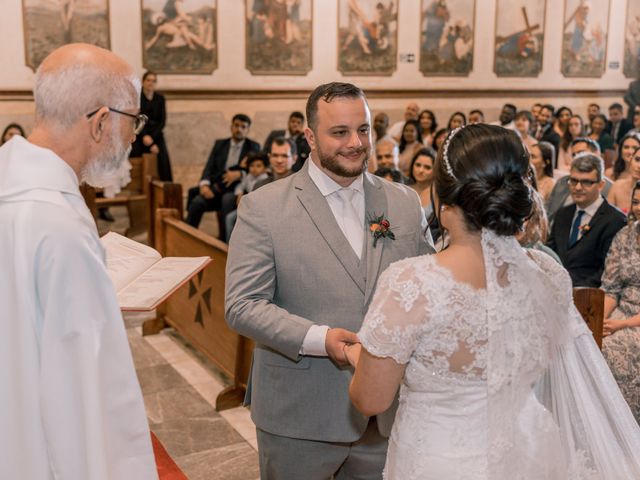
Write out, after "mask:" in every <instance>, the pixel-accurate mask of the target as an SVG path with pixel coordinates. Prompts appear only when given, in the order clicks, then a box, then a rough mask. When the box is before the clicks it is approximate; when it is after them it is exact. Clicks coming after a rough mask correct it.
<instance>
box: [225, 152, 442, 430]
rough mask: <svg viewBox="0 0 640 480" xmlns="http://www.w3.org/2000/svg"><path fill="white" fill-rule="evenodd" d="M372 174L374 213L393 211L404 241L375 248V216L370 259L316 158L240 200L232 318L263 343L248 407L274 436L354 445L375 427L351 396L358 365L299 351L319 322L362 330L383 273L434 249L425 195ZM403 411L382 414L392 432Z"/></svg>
mask: <svg viewBox="0 0 640 480" xmlns="http://www.w3.org/2000/svg"><path fill="white" fill-rule="evenodd" d="M364 175H365V178H364V194H365V212H366V215H367V216H368V217H370V216H373V215H374V214H375V215H384V216H385V218H387V219H388V220H389V222H390V224H391V227H390V228H391V230H392V231H393V233H394V234H395V240H391V239H389V238H385V239H380V240H379V241H378V242H377V245H376V247H374V246H373V237H372V235H371V233H370V232H369V224H368V222H367V223H366V225H363V228H365V229H366V230H367V232H366V234H365V242H366V246H365V248H363V255H362V260H359V259H358V257H357V256H356V254H355V253H354V251H353V249H352V248H351V246H350V244H349V242H348V241H347V239H346V238H345V236H344V235H343V233H342V231H341V230H340V227H339V226H338V224H337V222H336V220H335V217H334V216H333V213H332V212H331V209H330V207H329V205H328V203H327V201H326V199H325V198H324V197H323V195H322V194H321V193H320V191H319V190H318V188H317V187H316V185H315V183H313V181H312V180H311V177H310V176H309V172H308V162H307V164H306V165H305V166H304V167H303V168H302V170H300V172H298V173H297V174H295V175H292V176H290V177H288V178H285V179H282V180H278V181H277V182H273V183H271V184H269V185H266V186H264V187H262V188H260V189H258V190H256V191H254V192H252V193H251V194H249V195H246V196H245V197H243V199H242V202H241V203H240V207H239V209H238V220H237V223H236V226H235V228H234V230H233V235H232V237H231V241H230V245H229V254H228V258H227V272H226V305H225V310H226V319H227V323H228V324H229V326H230V327H231V328H233V329H235V330H237V331H238V332H239V333H240V334H242V335H244V336H247V337H249V338H252V339H254V340H255V342H256V348H255V350H254V353H253V363H252V369H251V375H250V380H249V386H248V388H247V398H246V403H250V404H251V417H252V419H253V421H254V422H255V424H256V425H257V426H258V428H260V429H262V430H264V431H266V432H269V433H273V434H276V435H281V436H286V437H291V438H303V439H309V440H320V441H327V442H353V441H355V440H357V439H359V438H360V437H361V436H362V434H363V433H364V431H365V428H366V426H367V423H368V419H367V418H366V417H364V416H362V415H361V414H360V413H359V412H358V411H357V410H356V409H355V408H354V407H353V405H352V404H351V402H350V400H349V393H348V388H349V382H350V380H351V376H352V370H351V369H348V368H342V369H341V368H338V367H336V365H335V364H333V363H332V362H331V360H329V359H328V358H326V357H310V356H301V355H300V354H299V351H300V348H301V346H302V342H303V340H304V338H305V335H306V334H307V331H308V330H309V328H310V327H311V325H313V324H318V325H328V326H329V327H332V328H334V327H340V328H346V329H348V330H350V331H353V332H357V331H358V330H359V329H360V325H361V324H362V321H363V319H364V316H365V313H366V312H367V308H368V306H369V303H370V302H371V298H372V295H373V293H374V291H375V287H376V283H377V279H378V275H379V274H380V273H382V272H383V271H384V270H385V269H386V268H387V266H388V265H389V264H390V263H392V262H395V261H397V260H400V259H403V258H406V257H411V256H416V255H420V254H424V253H429V252H431V251H432V249H431V246H430V245H429V244H428V243H427V241H426V240H425V234H424V232H425V229H426V222H425V220H424V214H423V211H422V208H421V207H420V203H419V200H418V196H417V195H416V193H415V192H414V191H413V190H411V189H409V188H407V187H405V186H403V185H399V184H392V183H390V182H388V181H386V180H382V179H380V178H378V177H375V176H373V175H370V174H369V173H365V174H364ZM429 238H430V236H429ZM394 414H395V408H392V409H390V410H389V411H387V412H385V413H384V414H382V415H380V416H378V428H379V430H380V433H382V434H383V435H385V436H388V435H389V432H390V429H391V424H392V422H393V416H394Z"/></svg>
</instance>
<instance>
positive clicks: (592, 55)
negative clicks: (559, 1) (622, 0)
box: [562, 0, 609, 77]
mask: <svg viewBox="0 0 640 480" xmlns="http://www.w3.org/2000/svg"><path fill="white" fill-rule="evenodd" d="M608 25H609V0H566V2H565V5H564V23H563V30H562V74H563V75H564V76H565V77H602V75H603V74H604V71H605V68H606V52H607V35H608Z"/></svg>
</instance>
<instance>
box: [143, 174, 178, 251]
mask: <svg viewBox="0 0 640 480" xmlns="http://www.w3.org/2000/svg"><path fill="white" fill-rule="evenodd" d="M159 208H171V209H174V210H176V211H177V212H178V218H183V212H184V200H183V198H182V185H180V184H179V183H171V182H162V181H160V180H151V182H150V184H149V213H148V215H149V227H150V228H149V230H148V232H147V239H148V242H149V245H150V246H152V247H154V248H155V244H156V240H155V233H156V231H155V228H154V226H155V224H156V211H157V210H158V209H159Z"/></svg>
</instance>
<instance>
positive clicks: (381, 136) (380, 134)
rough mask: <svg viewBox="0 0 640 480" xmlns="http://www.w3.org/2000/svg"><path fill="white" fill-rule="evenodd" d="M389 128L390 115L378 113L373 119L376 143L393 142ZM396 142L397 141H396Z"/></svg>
mask: <svg viewBox="0 0 640 480" xmlns="http://www.w3.org/2000/svg"><path fill="white" fill-rule="evenodd" d="M388 128H389V115H387V114H386V113H384V112H380V113H377V114H376V116H375V117H373V133H375V134H376V138H375V143H378V142H381V141H382V140H393V137H392V136H391V135H389V134H388V133H387V130H388ZM394 141H395V140H394Z"/></svg>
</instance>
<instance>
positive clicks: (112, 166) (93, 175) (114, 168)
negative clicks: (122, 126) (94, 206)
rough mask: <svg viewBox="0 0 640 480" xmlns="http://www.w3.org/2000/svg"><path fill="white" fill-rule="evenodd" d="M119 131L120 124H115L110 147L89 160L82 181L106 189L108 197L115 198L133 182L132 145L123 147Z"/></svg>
mask: <svg viewBox="0 0 640 480" xmlns="http://www.w3.org/2000/svg"><path fill="white" fill-rule="evenodd" d="M118 129H119V125H118V123H117V122H114V125H113V132H112V135H111V140H110V143H109V145H108V147H107V148H106V149H105V150H104V151H103V152H102V153H100V154H98V155H97V156H96V157H95V158H92V159H91V160H89V162H88V163H87V165H86V166H85V168H84V169H83V171H82V175H81V180H82V181H84V182H86V183H88V184H89V185H91V186H93V187H97V188H104V189H105V196H106V197H113V196H114V195H115V194H116V193H118V192H119V191H120V189H121V188H122V187H124V186H125V185H127V183H129V182H130V181H131V176H130V175H129V170H130V169H131V164H130V163H129V160H128V159H129V153H130V152H131V145H128V147H124V146H123V145H122V143H121V140H120V139H119V135H117V134H116V131H117V130H118Z"/></svg>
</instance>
